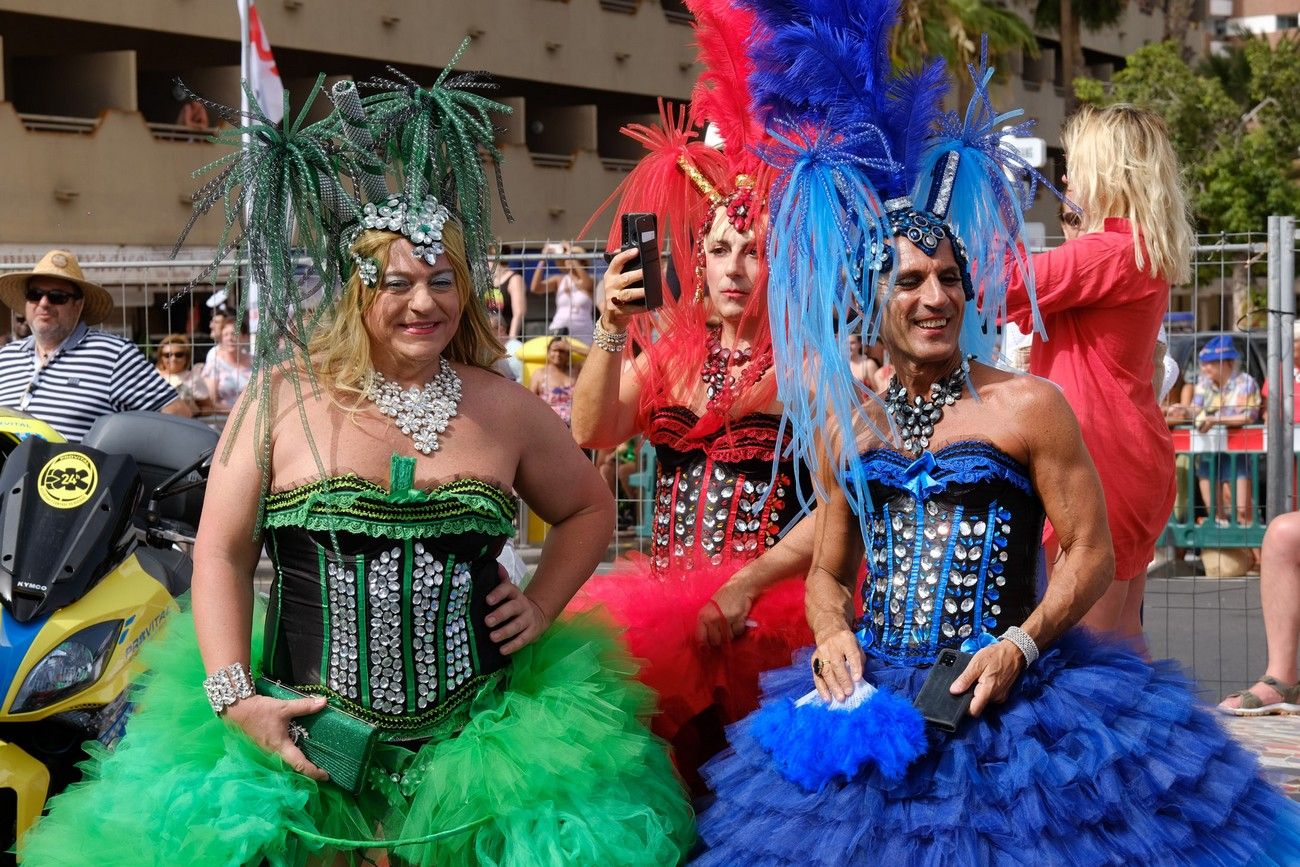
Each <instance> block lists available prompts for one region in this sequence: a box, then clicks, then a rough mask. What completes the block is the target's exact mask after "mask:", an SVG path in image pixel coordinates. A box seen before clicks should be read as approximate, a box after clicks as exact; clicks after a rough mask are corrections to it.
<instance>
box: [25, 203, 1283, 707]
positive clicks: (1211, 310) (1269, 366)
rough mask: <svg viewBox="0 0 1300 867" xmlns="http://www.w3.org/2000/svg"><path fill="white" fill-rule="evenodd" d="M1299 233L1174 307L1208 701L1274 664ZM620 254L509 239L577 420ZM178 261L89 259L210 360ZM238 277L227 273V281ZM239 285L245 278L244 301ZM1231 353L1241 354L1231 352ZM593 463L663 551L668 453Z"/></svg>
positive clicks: (138, 337)
mask: <svg viewBox="0 0 1300 867" xmlns="http://www.w3.org/2000/svg"><path fill="white" fill-rule="evenodd" d="M1295 239H1296V233H1295V221H1294V219H1293V218H1274V219H1272V220H1270V223H1269V226H1268V231H1266V232H1262V233H1245V234H1238V235H1217V236H1202V237H1201V238H1199V239H1198V244H1197V246H1196V249H1195V259H1194V265H1195V268H1194V270H1193V278H1192V280H1191V282H1190V283H1189V284H1188V285H1186V286H1178V287H1175V288H1174V289H1173V290H1172V292H1171V294H1170V299H1169V311H1170V312H1169V315H1168V317H1167V320H1166V330H1167V332H1168V348H1167V352H1168V355H1169V356H1170V358H1172V359H1173V361H1174V362H1175V365H1176V367H1177V371H1178V376H1177V378H1176V380H1175V382H1174V385H1173V386H1172V387H1171V388H1170V390H1169V392H1168V393H1167V395H1165V397H1164V399H1163V406H1164V408H1165V411H1166V419H1167V421H1168V422H1169V426H1170V431H1171V436H1172V437H1173V440H1174V445H1175V450H1176V452H1177V458H1176V476H1177V483H1178V495H1177V500H1176V504H1175V507H1174V510H1173V513H1172V515H1171V516H1170V520H1169V525H1168V529H1167V532H1166V533H1165V536H1164V538H1163V539H1162V545H1161V547H1160V548H1159V549H1158V552H1157V558H1156V561H1155V562H1154V563H1153V564H1152V570H1151V572H1150V577H1149V582H1148V588H1147V605H1146V612H1145V622H1146V628H1147V633H1148V636H1149V638H1150V640H1151V644H1152V652H1153V653H1154V654H1155V655H1157V656H1172V657H1175V658H1177V659H1180V660H1182V661H1183V662H1184V663H1185V664H1187V665H1188V666H1189V667H1190V668H1191V669H1192V670H1193V671H1194V673H1195V674H1196V676H1197V678H1198V680H1199V682H1200V686H1201V690H1202V694H1203V696H1204V697H1206V698H1216V697H1217V696H1218V695H1221V694H1222V693H1223V692H1224V691H1226V690H1228V689H1230V688H1237V687H1240V686H1242V685H1244V684H1246V683H1248V682H1250V680H1252V679H1253V677H1254V675H1255V674H1258V672H1259V671H1262V670H1263V667H1264V639H1263V629H1262V625H1261V622H1260V603H1259V587H1258V578H1257V569H1256V568H1255V564H1256V561H1255V557H1256V553H1257V549H1258V547H1259V545H1260V542H1261V539H1262V537H1263V532H1264V527H1265V525H1266V524H1267V521H1268V519H1269V518H1270V517H1272V516H1273V515H1276V514H1280V513H1281V512H1284V511H1290V510H1292V509H1295V508H1296V505H1295V504H1296V498H1295V494H1296V491H1295V482H1294V479H1295V453H1296V448H1295V439H1294V437H1295V434H1294V415H1293V413H1294V398H1293V396H1292V395H1293V387H1294V383H1295V381H1296V378H1295V374H1294V372H1293V371H1294V366H1293V349H1292V327H1293V325H1292V323H1293V322H1294V311H1295V269H1294V249H1295ZM604 249H605V244H604V242H603V241H601V240H598V239H587V240H582V241H579V242H576V243H575V242H571V241H554V240H552V239H541V240H530V239H517V240H512V241H507V242H504V243H502V244H501V246H500V251H499V256H498V263H497V266H496V268H495V270H494V273H493V278H492V282H493V288H492V289H491V290H490V292H489V297H488V301H489V306H490V308H491V309H492V310H493V312H494V313H495V314H496V316H495V317H494V321H495V322H497V324H498V328H499V333H500V335H501V337H502V339H503V341H505V342H506V344H507V348H508V350H509V352H510V360H511V363H512V367H513V369H514V371H515V374H516V376H517V378H519V379H520V381H521V382H522V383H523V384H524V386H525V387H528V388H530V389H531V390H533V391H534V392H535V393H536V394H538V395H539V396H540V397H541V398H543V399H544V400H546V401H547V402H548V403H550V404H551V405H552V407H553V408H555V409H556V411H557V412H558V413H560V414H561V415H562V416H567V413H568V412H569V409H570V407H571V400H572V384H573V382H574V381H575V380H576V377H577V375H578V373H579V372H580V370H581V364H582V361H583V360H584V359H585V356H586V353H587V352H588V351H589V349H590V339H591V338H590V332H591V324H592V322H593V321H594V319H595V318H596V317H598V316H599V313H600V309H601V306H602V304H603V286H602V277H603V273H604V261H603V257H602V251H603V250H604ZM40 252H43V251H24V252H18V253H15V252H14V251H13V250H5V249H3V248H0V273H5V272H7V271H16V270H26V269H29V268H30V267H31V265H32V263H33V262H34V261H35V259H36V258H38V257H39V255H40ZM165 252H166V251H164V250H161V249H159V250H154V251H136V252H124V251H121V250H116V249H102V250H95V249H89V250H84V251H81V252H80V256H81V266H82V268H83V269H84V271H85V272H86V275H87V277H88V278H89V279H92V280H96V281H97V282H100V283H101V284H102V285H103V286H104V287H105V288H106V289H108V290H109V292H110V293H111V294H112V295H113V298H114V303H115V309H114V312H113V315H112V316H111V317H110V319H109V321H108V322H106V323H105V327H106V328H109V329H110V330H113V331H115V332H118V333H121V334H123V335H125V336H127V337H129V338H131V339H132V340H134V341H135V342H136V343H137V344H138V345H140V347H141V348H142V349H143V350H144V351H146V353H149V354H150V356H151V357H153V349H154V347H156V346H157V344H158V343H159V341H161V340H162V339H163V338H164V337H165V336H166V335H168V334H182V335H185V336H187V337H188V338H189V340H190V342H191V345H192V347H193V350H192V351H193V357H192V361H193V363H194V364H195V365H201V364H202V363H203V359H204V358H205V357H206V355H207V354H208V353H209V352H211V351H212V347H213V346H214V345H215V344H216V343H217V341H218V339H219V335H213V334H211V333H210V332H209V323H210V321H211V317H212V313H213V312H214V310H217V309H220V308H221V307H222V306H229V307H234V306H236V305H237V304H238V298H237V297H224V295H225V292H224V288H223V286H222V284H221V283H220V282H218V283H217V284H215V285H206V286H203V287H200V288H199V289H197V290H195V291H193V292H192V293H189V294H181V290H182V289H183V288H184V287H185V286H186V284H187V283H188V281H189V280H190V278H191V277H192V275H193V274H195V273H197V272H198V270H199V269H200V268H201V267H202V266H203V265H205V264H206V263H207V261H209V260H207V259H206V258H205V254H207V253H208V252H209V251H204V250H187V251H184V252H183V253H182V256H181V258H180V259H178V260H175V261H172V260H168V259H167V258H166V256H165ZM668 270H669V271H671V269H668ZM225 276H226V275H225V274H220V275H218V279H219V281H220V280H224V278H225ZM238 291H239V290H238V280H236V289H235V296H237V295H238ZM17 312H18V313H19V314H21V311H17ZM16 324H17V323H16ZM19 333H21V332H19ZM556 336H562V337H565V338H567V339H566V340H565V341H564V342H565V343H567V344H568V345H567V346H562V347H560V350H561V351H559V352H557V353H556V354H555V355H554V356H553V357H552V356H551V353H550V352H549V351H548V350H550V349H551V348H552V347H551V344H552V343H553V342H554V340H553V338H554V337H556ZM1207 345H1209V346H1212V347H1219V350H1220V351H1219V352H1218V354H1219V355H1233V356H1235V365H1234V370H1233V373H1232V375H1233V376H1238V377H1242V376H1244V377H1246V378H1248V379H1249V381H1250V383H1251V384H1252V387H1251V388H1245V387H1244V386H1243V389H1244V390H1245V391H1246V392H1249V393H1250V394H1253V398H1251V400H1252V401H1253V402H1252V403H1251V406H1252V407H1253V410H1252V412H1253V418H1252V419H1251V423H1250V424H1247V425H1244V426H1240V427H1232V428H1222V427H1218V426H1215V425H1214V424H1212V423H1208V417H1209V416H1210V415H1211V413H1208V412H1207V407H1206V405H1205V394H1202V395H1201V396H1200V397H1199V398H1198V394H1197V391H1198V383H1200V382H1201V377H1202V376H1203V375H1205V374H1206V371H1205V370H1203V369H1202V365H1201V364H1200V358H1199V356H1200V354H1201V352H1202V350H1204V349H1205V348H1206V346H1207ZM1227 345H1230V346H1231V352H1226V351H1223V348H1224V347H1225V346H1227ZM1241 382H1243V383H1244V382H1245V380H1241ZM1202 391H1207V390H1206V389H1202ZM592 460H593V461H594V462H595V463H596V464H597V466H598V467H599V468H600V470H601V473H602V475H603V476H604V477H605V479H606V481H607V482H608V483H609V485H610V488H611V490H612V491H613V492H614V493H615V496H616V498H617V503H618V510H619V532H618V534H617V536H616V538H615V539H614V540H613V542H612V544H611V546H610V548H609V552H608V556H607V558H606V559H607V562H612V560H613V559H614V558H615V557H617V556H619V555H622V554H625V553H627V552H629V551H634V550H645V549H647V548H648V547H649V537H650V527H651V519H652V515H653V502H652V500H651V496H652V492H653V490H654V484H653V482H654V472H655V456H654V449H653V447H652V446H651V445H650V444H649V443H648V442H646V441H645V440H644V439H643V438H642V437H635V438H633V439H631V440H629V441H628V442H626V443H624V444H622V445H621V446H619V447H618V448H615V449H608V450H601V451H598V452H593V453H592ZM1134 483H1135V484H1141V480H1140V479H1135V480H1134ZM544 534H545V527H544V525H542V524H541V523H540V521H539V520H538V519H536V518H535V517H533V516H530V515H529V514H528V513H527V511H526V510H525V511H523V512H522V513H521V519H520V527H519V539H518V543H519V547H520V550H521V551H522V552H524V555H525V560H526V561H527V560H530V559H532V557H533V556H535V553H536V546H537V545H538V544H540V542H541V540H542V538H543V537H544ZM1252 573H1255V574H1252Z"/></svg>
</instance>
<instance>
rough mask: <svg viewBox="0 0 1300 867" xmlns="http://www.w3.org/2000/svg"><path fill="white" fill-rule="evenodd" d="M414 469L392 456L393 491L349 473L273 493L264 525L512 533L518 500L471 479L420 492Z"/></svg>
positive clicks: (388, 532)
mask: <svg viewBox="0 0 1300 867" xmlns="http://www.w3.org/2000/svg"><path fill="white" fill-rule="evenodd" d="M414 465H415V461H414V459H413V458H407V457H402V456H400V455H394V456H393V472H392V487H391V488H390V489H389V490H384V488H383V487H382V486H380V485H378V484H376V483H374V482H372V481H370V480H369V479H363V478H361V477H360V476H357V475H356V474H353V473H349V474H347V475H342V476H331V477H328V478H325V479H321V480H319V481H316V482H312V483H310V484H306V485H300V486H298V487H296V488H291V489H289V490H287V491H279V492H276V493H273V494H271V495H269V496H268V497H267V498H266V517H265V518H264V519H263V526H265V527H268V528H274V527H301V528H303V529H306V530H314V531H323V532H330V531H335V532H338V531H341V532H347V533H358V534H362V535H371V536H383V537H385V538H391V539H419V538H427V537H429V536H447V535H456V534H459V533H484V534H486V535H491V536H508V535H511V534H512V533H513V532H514V520H515V500H514V498H513V497H511V496H510V495H509V494H507V493H506V492H505V491H502V490H501V489H500V488H498V487H496V486H495V485H492V484H489V483H487V482H484V481H481V480H479V479H470V478H467V479H458V480H456V481H452V482H446V483H444V484H441V485H437V486H436V487H434V488H431V489H429V490H427V491H423V490H419V489H418V488H414V487H413V486H412V481H411V475H412V471H413V468H414Z"/></svg>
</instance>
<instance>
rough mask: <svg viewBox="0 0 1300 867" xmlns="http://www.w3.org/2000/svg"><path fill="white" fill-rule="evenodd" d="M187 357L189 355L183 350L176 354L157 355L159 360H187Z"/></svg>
mask: <svg viewBox="0 0 1300 867" xmlns="http://www.w3.org/2000/svg"><path fill="white" fill-rule="evenodd" d="M189 355H190V354H189V353H188V352H186V351H185V350H180V351H178V352H159V353H158V357H159V358H188V357H189Z"/></svg>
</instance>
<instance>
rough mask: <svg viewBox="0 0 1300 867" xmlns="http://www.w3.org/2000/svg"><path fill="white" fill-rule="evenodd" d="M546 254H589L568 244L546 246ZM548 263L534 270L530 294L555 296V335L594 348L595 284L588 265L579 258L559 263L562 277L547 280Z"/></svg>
mask: <svg viewBox="0 0 1300 867" xmlns="http://www.w3.org/2000/svg"><path fill="white" fill-rule="evenodd" d="M542 252H543V253H551V254H562V255H567V256H582V255H583V254H584V253H585V252H586V251H585V250H583V249H582V248H581V247H574V246H571V245H569V244H547V245H546V246H545V247H543V248H542ZM549 268H550V265H549V263H548V260H547V259H542V260H541V261H539V262H538V263H537V267H536V268H535V269H533V279H532V281H531V283H530V284H529V286H528V291H529V292H531V293H533V294H534V295H549V294H554V295H555V314H554V315H553V316H552V317H551V328H550V331H551V333H552V334H567V335H568V336H569V337H575V338H577V339H578V340H581V341H582V342H583V343H584V344H586V345H587V346H591V334H592V330H593V328H594V327H595V320H594V319H593V318H592V312H591V311H592V308H593V307H594V306H595V302H594V301H593V294H592V293H593V291H594V289H595V284H594V282H593V281H592V279H591V274H590V273H588V271H587V266H586V264H584V263H583V261H582V260H581V259H578V258H565V259H561V260H560V273H559V274H556V275H552V276H544V273H543V272H544V271H546V270H549Z"/></svg>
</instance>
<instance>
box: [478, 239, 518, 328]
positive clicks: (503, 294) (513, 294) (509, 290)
mask: <svg viewBox="0 0 1300 867" xmlns="http://www.w3.org/2000/svg"><path fill="white" fill-rule="evenodd" d="M487 306H488V312H489V313H496V314H497V315H499V316H500V317H501V322H502V324H503V325H504V326H505V334H502V335H500V337H501V338H502V339H503V340H515V339H518V338H519V337H520V336H521V335H522V334H523V333H524V317H525V316H526V315H527V314H528V293H527V292H526V291H525V290H524V278H523V277H522V276H520V274H519V272H518V271H516V270H515V269H513V268H511V267H510V266H509V265H508V264H507V263H506V260H505V257H504V256H502V255H501V252H500V251H499V250H498V251H497V253H496V255H495V256H494V258H493V260H492V289H491V290H490V291H489V292H488V296H487Z"/></svg>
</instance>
